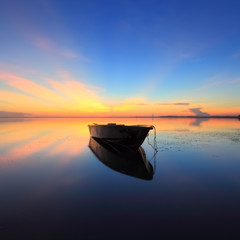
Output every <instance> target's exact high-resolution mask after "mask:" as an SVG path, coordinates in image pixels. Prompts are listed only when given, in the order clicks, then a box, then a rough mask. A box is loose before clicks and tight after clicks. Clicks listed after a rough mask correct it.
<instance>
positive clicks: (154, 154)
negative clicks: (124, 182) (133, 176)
mask: <svg viewBox="0 0 240 240" xmlns="http://www.w3.org/2000/svg"><path fill="white" fill-rule="evenodd" d="M152 127H153V130H154V133H153V144H151V143H150V141H149V134H148V135H147V142H148V144H149V145H150V146H151V147H152V148H153V150H154V153H153V156H152V157H151V159H150V160H149V161H150V162H151V161H152V160H153V161H154V166H153V170H154V173H155V170H156V155H157V153H158V146H157V130H156V128H155V126H153V125H152Z"/></svg>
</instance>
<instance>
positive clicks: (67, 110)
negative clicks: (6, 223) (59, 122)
mask: <svg viewBox="0 0 240 240" xmlns="http://www.w3.org/2000/svg"><path fill="white" fill-rule="evenodd" d="M0 83H1V84H3V85H4V86H6V87H5V88H4V89H1V90H0V117H1V116H2V115H1V113H2V114H5V115H3V116H5V117H6V116H8V115H7V114H8V113H11V112H13V113H21V115H16V116H15V117H18V116H20V117H23V116H25V117H91V116H96V117H108V116H112V117H118V116H119V117H121V116H151V115H152V114H154V115H155V116H166V115H176V116H186V115H188V116H195V115H196V113H195V112H194V109H197V112H199V113H207V114H210V115H239V113H240V107H233V106H232V107H226V106H224V107H218V105H214V104H207V103H202V104H200V103H199V104H197V103H191V102H187V101H186V100H185V101H174V102H168V103H164V102H156V101H149V100H147V99H145V98H141V97H136V98H128V99H125V100H122V101H121V102H116V101H114V100H112V101H111V102H109V101H108V102H106V101H105V102H104V101H103V100H102V99H101V97H100V93H99V88H98V87H95V86H87V85H85V84H83V83H80V82H78V81H73V80H71V76H68V77H67V78H65V80H64V81H56V80H53V79H45V80H43V81H42V82H41V84H39V83H36V82H34V81H32V80H29V79H26V78H22V77H18V76H15V75H13V74H10V73H1V74H0ZM219 105H220V103H219ZM192 109H193V110H192ZM11 116H12V115H11Z"/></svg>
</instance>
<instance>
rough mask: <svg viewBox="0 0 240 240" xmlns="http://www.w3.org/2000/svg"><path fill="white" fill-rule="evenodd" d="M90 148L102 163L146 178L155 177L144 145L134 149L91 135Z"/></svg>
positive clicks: (127, 173) (130, 174) (125, 172)
mask: <svg viewBox="0 0 240 240" xmlns="http://www.w3.org/2000/svg"><path fill="white" fill-rule="evenodd" d="M89 148H90V149H91V150H92V152H93V153H94V154H95V156H96V157H97V158H98V159H99V160H100V161H101V162H102V163H104V164H105V165H107V166H108V167H109V168H111V169H113V170H115V171H118V172H121V173H123V174H126V175H129V176H132V177H136V178H141V179H145V180H151V179H152V178H153V172H154V171H153V167H152V164H151V163H150V162H149V161H148V160H147V159H146V154H145V152H144V149H143V148H142V147H139V148H136V149H132V148H127V147H122V146H119V145H117V144H112V143H109V142H107V141H104V140H102V139H96V138H93V137H91V138H90V140H89Z"/></svg>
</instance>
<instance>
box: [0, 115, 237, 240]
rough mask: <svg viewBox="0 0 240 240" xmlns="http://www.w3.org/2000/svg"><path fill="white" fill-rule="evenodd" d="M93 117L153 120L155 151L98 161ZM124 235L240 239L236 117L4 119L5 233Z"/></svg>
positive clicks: (0, 169)
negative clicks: (144, 174)
mask: <svg viewBox="0 0 240 240" xmlns="http://www.w3.org/2000/svg"><path fill="white" fill-rule="evenodd" d="M93 122H97V123H107V122H116V123H125V124H151V125H154V126H155V127H156V130H157V133H156V136H157V146H158V153H157V154H156V156H155V158H154V157H153V156H154V150H153V148H152V147H151V144H153V140H154V135H153V131H151V132H150V134H149V137H148V139H146V140H145V142H144V143H143V145H142V147H143V149H144V152H145V154H146V159H147V160H148V161H147V162H145V165H144V164H142V163H141V164H142V165H138V164H137V163H136V161H135V160H133V163H132V162H131V164H128V161H131V159H128V158H127V157H126V156H122V158H123V159H122V161H123V164H122V163H121V159H120V160H119V159H118V160H116V159H113V161H118V162H117V163H116V164H115V163H114V162H113V163H112V162H111V159H110V161H109V159H107V160H104V159H98V158H97V154H96V153H95V154H94V151H92V150H91V149H90V148H89V141H90V136H89V132H88V126H87V125H88V124H89V123H93ZM126 159H127V161H126ZM146 159H145V160H146ZM134 161H135V162H134ZM139 161H140V160H139ZM109 164H110V165H109ZM111 164H113V165H111ZM114 164H115V165H114ZM119 164H120V165H121V164H122V165H121V166H120V167H119ZM146 164H148V167H149V166H150V167H152V169H155V171H154V173H153V175H152V176H150V178H149V179H148V180H146V179H144V177H142V175H141V171H145V170H146V169H144V166H146ZM116 166H117V167H116ZM115 167H116V168H115ZM137 169H138V170H137ZM139 169H140V170H139ZM137 171H139V172H140V173H139V174H137V175H136V174H135V173H136V172H137ZM122 172H125V173H126V174H124V173H122ZM134 174H135V177H134ZM150 174H151V173H150ZM125 238H129V239H160V238H161V239H179V238H183V239H184V238H185V239H240V121H238V120H236V119H153V120H152V119H96V118H95V119H0V239H125Z"/></svg>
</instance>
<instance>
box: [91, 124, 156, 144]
mask: <svg viewBox="0 0 240 240" xmlns="http://www.w3.org/2000/svg"><path fill="white" fill-rule="evenodd" d="M88 127H89V131H90V135H91V137H94V138H99V139H104V140H107V141H109V142H112V143H117V144H119V145H123V146H128V147H136V148H138V147H140V146H141V145H142V143H143V142H144V140H145V138H146V136H147V134H148V132H149V131H150V130H151V129H153V128H154V127H153V126H151V125H120V124H116V123H108V124H106V125H103V124H102V125H100V124H95V123H94V124H91V125H88Z"/></svg>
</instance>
